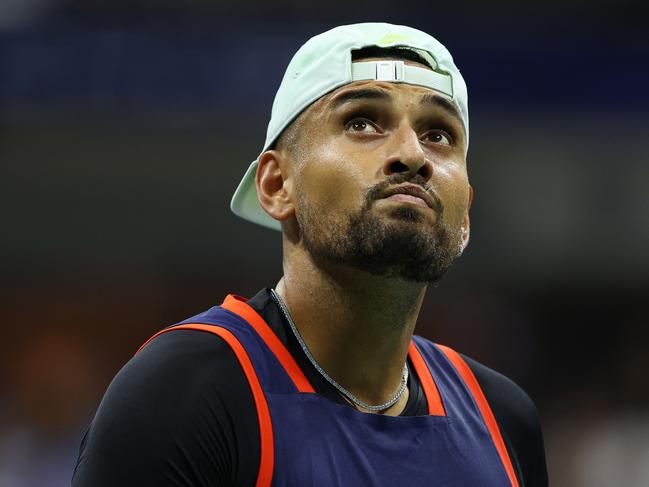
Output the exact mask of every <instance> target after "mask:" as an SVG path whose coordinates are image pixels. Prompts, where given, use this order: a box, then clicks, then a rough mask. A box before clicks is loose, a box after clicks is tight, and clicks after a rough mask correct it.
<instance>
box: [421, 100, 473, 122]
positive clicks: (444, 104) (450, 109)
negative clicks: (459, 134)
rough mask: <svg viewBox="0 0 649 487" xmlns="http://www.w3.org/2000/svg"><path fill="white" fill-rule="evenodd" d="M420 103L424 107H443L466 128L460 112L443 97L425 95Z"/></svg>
mask: <svg viewBox="0 0 649 487" xmlns="http://www.w3.org/2000/svg"><path fill="white" fill-rule="evenodd" d="M419 103H420V104H422V105H429V106H433V107H442V108H443V109H444V111H445V112H446V113H448V114H449V115H450V116H452V117H453V118H455V119H457V121H458V122H460V124H461V125H462V127H463V128H464V122H463V121H462V116H461V115H460V112H459V110H458V109H457V107H456V106H455V104H454V103H453V102H452V101H449V100H447V99H446V98H444V97H443V96H440V95H436V94H434V93H425V94H423V95H422V96H421V98H420V99H419Z"/></svg>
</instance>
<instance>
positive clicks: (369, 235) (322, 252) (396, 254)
mask: <svg viewBox="0 0 649 487" xmlns="http://www.w3.org/2000/svg"><path fill="white" fill-rule="evenodd" d="M395 177H396V178H392V179H391V180H389V181H385V182H383V183H379V184H377V185H376V186H374V187H372V188H370V189H369V190H368V191H367V192H366V194H365V198H364V199H365V203H364V204H363V207H362V208H361V209H360V210H359V211H357V212H355V213H352V214H350V215H347V216H346V217H340V216H339V215H336V214H332V213H330V212H328V211H314V208H312V207H311V205H310V203H309V201H308V200H307V198H306V197H305V195H304V194H302V193H300V194H299V195H298V200H299V208H298V211H297V213H296V217H297V222H298V226H299V229H300V232H301V235H302V239H303V243H304V247H305V249H306V250H307V251H308V252H309V253H310V255H311V256H312V258H313V259H314V261H316V262H321V263H322V264H327V263H328V264H336V265H346V266H350V267H353V268H356V269H359V270H362V271H365V272H368V273H370V274H372V275H377V276H383V277H400V278H402V279H404V280H407V281H415V282H426V283H436V282H438V281H439V280H440V279H441V278H442V277H443V276H444V274H445V273H446V271H447V270H448V269H449V267H450V266H451V265H452V263H453V261H454V260H455V259H456V258H457V257H459V256H460V255H461V253H462V250H463V247H462V240H461V234H460V231H459V229H453V228H452V227H451V226H449V224H448V223H447V222H446V221H445V218H444V208H443V205H441V204H440V205H439V208H437V210H438V211H437V215H436V216H437V218H436V219H435V223H434V224H433V225H431V224H430V223H428V222H427V218H426V216H425V215H424V214H423V213H422V211H432V210H429V209H426V210H419V209H417V208H414V207H412V206H409V205H407V204H401V205H395V207H394V208H390V209H389V210H388V212H387V215H385V214H383V215H381V214H378V213H377V212H376V211H374V210H373V205H375V203H376V201H377V198H379V197H380V195H381V194H382V193H384V191H385V188H387V187H389V186H390V185H391V184H396V183H398V182H399V181H397V179H399V178H398V175H395ZM410 182H412V180H410Z"/></svg>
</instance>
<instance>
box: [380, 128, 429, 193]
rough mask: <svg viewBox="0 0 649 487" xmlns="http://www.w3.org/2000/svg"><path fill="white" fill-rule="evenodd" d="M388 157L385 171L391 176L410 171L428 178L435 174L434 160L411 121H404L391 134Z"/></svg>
mask: <svg viewBox="0 0 649 487" xmlns="http://www.w3.org/2000/svg"><path fill="white" fill-rule="evenodd" d="M390 138H391V140H390V146H389V152H388V157H387V159H386V160H385V163H384V164H383V173H384V174H385V175H386V176H391V175H392V174H396V173H405V172H409V173H410V175H411V176H414V175H415V174H419V175H420V176H422V177H424V178H425V179H426V180H429V179H430V178H431V177H432V176H433V165H432V162H431V161H429V160H428V159H427V158H426V153H425V152H424V149H423V147H422V145H421V141H420V140H419V137H418V136H417V132H416V131H415V130H414V129H413V128H412V126H411V125H410V123H409V122H407V121H403V122H402V123H401V124H400V125H399V127H398V128H397V129H396V130H395V131H394V132H393V133H392V134H391V136H390Z"/></svg>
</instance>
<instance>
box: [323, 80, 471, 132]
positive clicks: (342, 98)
mask: <svg viewBox="0 0 649 487" xmlns="http://www.w3.org/2000/svg"><path fill="white" fill-rule="evenodd" d="M361 100H379V101H383V102H387V101H391V100H392V97H391V96H390V94H389V93H388V92H386V91H384V90H378V89H376V88H359V89H356V90H347V91H344V92H343V93H341V94H340V95H337V96H335V97H334V99H333V100H332V101H331V104H330V105H329V108H330V109H331V110H336V109H338V108H340V107H341V106H342V105H344V104H345V103H349V102H351V101H361ZM419 103H420V104H421V105H427V106H431V107H433V108H437V107H441V108H442V109H443V110H444V111H445V112H447V113H448V114H449V115H451V116H452V117H453V118H455V119H457V120H458V121H459V122H460V124H462V127H464V122H463V121H462V116H461V115H460V112H459V111H458V109H457V107H456V106H455V104H454V103H453V102H451V101H449V100H447V99H446V98H444V97H443V96H441V95H436V94H435V93H424V94H423V95H421V97H420V98H419Z"/></svg>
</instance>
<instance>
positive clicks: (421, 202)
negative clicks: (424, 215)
mask: <svg viewBox="0 0 649 487" xmlns="http://www.w3.org/2000/svg"><path fill="white" fill-rule="evenodd" d="M385 199H386V200H395V201H407V202H409V203H414V204H415V205H419V206H423V207H425V208H428V204H427V203H426V202H425V201H424V200H423V199H421V198H419V197H418V196H412V195H410V194H403V193H397V194H393V195H392V196H388V197H387V198H385Z"/></svg>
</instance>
